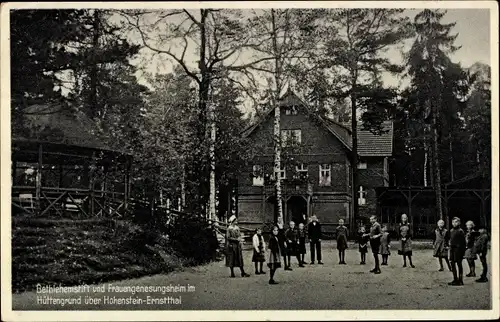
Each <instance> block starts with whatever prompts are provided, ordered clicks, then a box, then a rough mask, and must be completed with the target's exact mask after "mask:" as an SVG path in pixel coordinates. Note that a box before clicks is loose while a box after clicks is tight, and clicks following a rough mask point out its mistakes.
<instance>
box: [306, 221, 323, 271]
mask: <svg viewBox="0 0 500 322" xmlns="http://www.w3.org/2000/svg"><path fill="white" fill-rule="evenodd" d="M308 233H309V243H310V248H311V265H312V264H314V259H315V258H314V257H315V256H314V253H315V252H314V251H315V250H316V253H317V255H318V264H320V265H323V262H321V224H320V223H319V222H318V218H316V216H312V217H311V222H310V223H309V226H308Z"/></svg>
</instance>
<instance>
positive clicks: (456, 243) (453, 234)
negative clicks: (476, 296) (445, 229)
mask: <svg viewBox="0 0 500 322" xmlns="http://www.w3.org/2000/svg"><path fill="white" fill-rule="evenodd" d="M451 224H452V225H453V227H452V228H451V229H450V262H451V271H452V272H453V281H452V282H450V283H448V285H452V286H461V285H464V282H463V273H464V268H463V266H462V261H463V259H464V254H465V233H464V231H463V230H462V228H460V218H458V217H455V218H453V220H452V221H451ZM457 267H458V276H457Z"/></svg>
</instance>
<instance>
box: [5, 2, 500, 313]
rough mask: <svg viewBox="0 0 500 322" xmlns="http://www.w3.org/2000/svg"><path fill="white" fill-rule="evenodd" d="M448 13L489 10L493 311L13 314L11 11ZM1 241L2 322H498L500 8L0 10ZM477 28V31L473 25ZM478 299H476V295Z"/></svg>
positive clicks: (131, 5)
mask: <svg viewBox="0 0 500 322" xmlns="http://www.w3.org/2000/svg"><path fill="white" fill-rule="evenodd" d="M200 6H204V7H216V8H223V7H224V8H235V9H242V8H244V7H253V8H255V7H259V8H270V7H275V8H283V7H294V8H321V7H339V8H354V7H364V8H389V7H390V8H415V9H419V8H436V9H437V8H443V9H466V8H469V9H490V32H491V34H490V37H491V41H490V44H491V71H492V88H493V89H494V90H493V91H492V111H491V119H492V144H491V145H492V181H493V182H492V190H491V196H492V197H491V198H492V207H491V209H492V224H491V226H492V231H491V234H492V238H491V249H492V251H491V257H492V263H491V265H490V267H491V270H492V272H491V273H492V278H491V290H492V294H491V299H492V305H493V307H492V310H490V311H458V310H426V311H424V310H412V311H410V310H380V311H378V310H377V311H375V310H373V311H367V310H352V311H346V310H344V311H50V312H49V311H12V290H11V218H10V211H11V210H10V207H11V206H10V202H8V200H10V194H11V175H10V103H9V102H10V76H9V75H10V64H9V55H10V48H9V29H10V28H9V10H10V9H22V8H25V9H27V8H39V9H42V8H59V9H64V8H68V9H69V8H102V9H104V8H120V9H140V8H141V9H160V8H163V9H166V8H199V7H200ZM0 22H1V24H2V25H1V30H0V31H1V43H0V50H1V58H2V59H1V60H0V61H1V66H0V73H1V91H0V93H1V96H0V98H1V108H0V117H1V123H0V124H1V126H0V130H1V142H0V149H1V159H0V160H1V171H0V180H1V196H0V197H1V199H0V200H2V202H1V204H0V205H1V236H2V253H1V258H2V264H3V265H2V268H3V269H2V271H1V278H2V279H1V280H2V285H1V287H2V288H1V291H2V302H1V304H2V320H5V321H53V320H58V321H76V320H79V321H82V320H88V321H92V320H93V321H105V320H107V321H119V320H121V321H155V320H207V321H209V320H214V321H228V320H234V321H238V320H290V321H294V320H333V319H335V320H353V319H356V320H368V319H369V320H402V319H408V320H410V319H411V320H415V319H418V320H436V319H441V320H445V319H446V320H448V319H451V320H469V319H471V320H473V319H474V320H476V319H498V318H499V312H500V311H499V303H500V301H499V289H500V288H499V255H500V252H499V227H500V225H499V200H498V197H499V190H498V179H499V176H498V166H499V161H498V138H499V132H498V119H499V114H498V102H499V101H498V99H499V97H498V88H499V79H498V8H497V3H496V1H353V2H346V1H336V2H333V1H318V2H309V1H302V2H285V1H283V2H281V1H280V2H171V3H166V2H122V3H119V2H87V3H80V2H43V3H34V2H31V3H30V2H26V3H23V2H20V3H7V4H2V6H1V16H0ZM470 27H471V28H473V27H474V26H470ZM471 296H473V294H471Z"/></svg>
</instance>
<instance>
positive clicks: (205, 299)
mask: <svg viewBox="0 0 500 322" xmlns="http://www.w3.org/2000/svg"><path fill="white" fill-rule="evenodd" d="M323 250H324V251H323V254H324V256H323V257H324V262H325V265H322V266H320V265H314V266H312V265H307V267H306V268H299V267H297V263H296V259H295V260H294V259H292V263H293V266H292V267H293V271H283V270H282V269H280V270H278V272H277V274H276V277H275V279H276V280H277V281H278V282H280V284H278V285H269V284H268V274H269V273H268V274H266V276H261V275H254V272H253V268H252V266H251V265H252V263H251V262H250V258H251V252H250V251H245V258H246V262H245V263H246V269H247V271H248V272H249V273H251V277H249V278H240V277H237V278H230V277H229V274H228V273H229V272H228V269H227V268H226V267H224V262H217V263H211V264H209V265H205V266H201V267H196V268H189V269H186V270H185V271H182V272H176V273H172V274H168V275H156V276H150V277H143V278H138V279H133V280H126V281H118V282H111V284H113V285H116V286H125V285H149V286H162V285H163V286H167V285H173V286H174V285H188V284H189V285H192V286H195V288H196V289H195V291H194V292H185V293H170V294H166V295H162V294H161V293H149V294H148V293H137V294H135V295H133V294H131V293H111V292H109V291H108V292H106V293H96V292H91V293H86V294H77V295H74V294H73V295H71V296H66V297H68V298H69V297H75V296H76V297H78V296H82V302H83V299H84V298H85V296H90V297H92V298H99V299H101V304H88V305H85V304H82V305H65V306H64V307H61V306H57V305H52V306H51V305H44V304H37V296H40V295H43V294H36V293H35V292H27V293H22V294H15V295H14V296H13V309H14V310H53V309H64V310H73V309H76V310H93V309H96V310H99V309H101V310H102V309H104V310H113V309H116V310H130V309H137V310H147V309H151V310H172V309H173V310H179V309H180V310H214V309H215V310H242V309H243V310H244V309H247V310H266V309H282V310H290V309H291V310H308V309H319V310H321V309H323V310H335V309H346V310H349V309H367V310H370V309H407V310H418V309H441V310H442V309H456V310H458V309H467V310H472V309H474V310H484V309H490V307H491V300H490V299H491V295H490V286H491V285H490V283H485V284H480V283H475V281H474V280H475V279H474V278H465V280H464V282H465V286H464V287H451V286H448V285H447V283H448V282H449V281H450V280H451V278H452V277H451V273H450V272H448V271H445V272H438V271H437V262H436V259H435V258H433V257H432V251H431V250H415V251H414V253H415V256H414V257H415V259H414V264H415V265H416V268H414V269H412V268H408V267H407V268H403V267H402V263H401V262H402V259H401V257H400V256H397V255H395V254H393V255H392V256H391V257H390V258H389V265H390V266H388V267H387V266H382V274H380V275H374V274H371V273H369V272H368V271H369V270H370V269H371V268H372V267H373V258H372V257H371V256H370V254H368V256H367V265H359V253H358V252H357V251H356V248H355V247H351V248H350V249H349V250H348V251H347V252H346V261H347V263H348V265H338V264H337V262H338V259H337V252H336V250H334V249H333V247H332V246H331V245H328V244H327V245H324V246H323ZM393 253H395V251H394V252H393ZM308 257H309V255H306V260H308ZM464 266H466V264H465V262H464ZM236 271H237V270H236ZM467 271H468V270H467V268H465V272H467ZM480 271H481V268H479V269H478V272H479V273H480ZM105 285H106V287H107V285H108V284H105ZM148 295H149V296H151V298H156V299H158V298H163V297H168V296H171V297H172V298H178V297H181V298H180V300H181V303H180V304H149V305H148V304H146V303H142V304H137V305H128V306H124V305H119V304H115V305H103V303H102V302H103V298H104V296H115V297H117V298H128V297H130V296H132V298H136V297H137V298H142V299H143V301H144V302H145V300H146V297H147V296H148ZM52 296H53V297H60V296H61V295H52ZM167 301H168V300H167Z"/></svg>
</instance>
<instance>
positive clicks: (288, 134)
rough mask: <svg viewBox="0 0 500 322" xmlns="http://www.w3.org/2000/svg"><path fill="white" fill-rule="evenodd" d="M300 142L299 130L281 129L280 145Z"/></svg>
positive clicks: (300, 134) (300, 133)
mask: <svg viewBox="0 0 500 322" xmlns="http://www.w3.org/2000/svg"><path fill="white" fill-rule="evenodd" d="M300 143H302V131H301V130H281V145H282V146H283V147H285V146H287V145H293V144H300Z"/></svg>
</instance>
